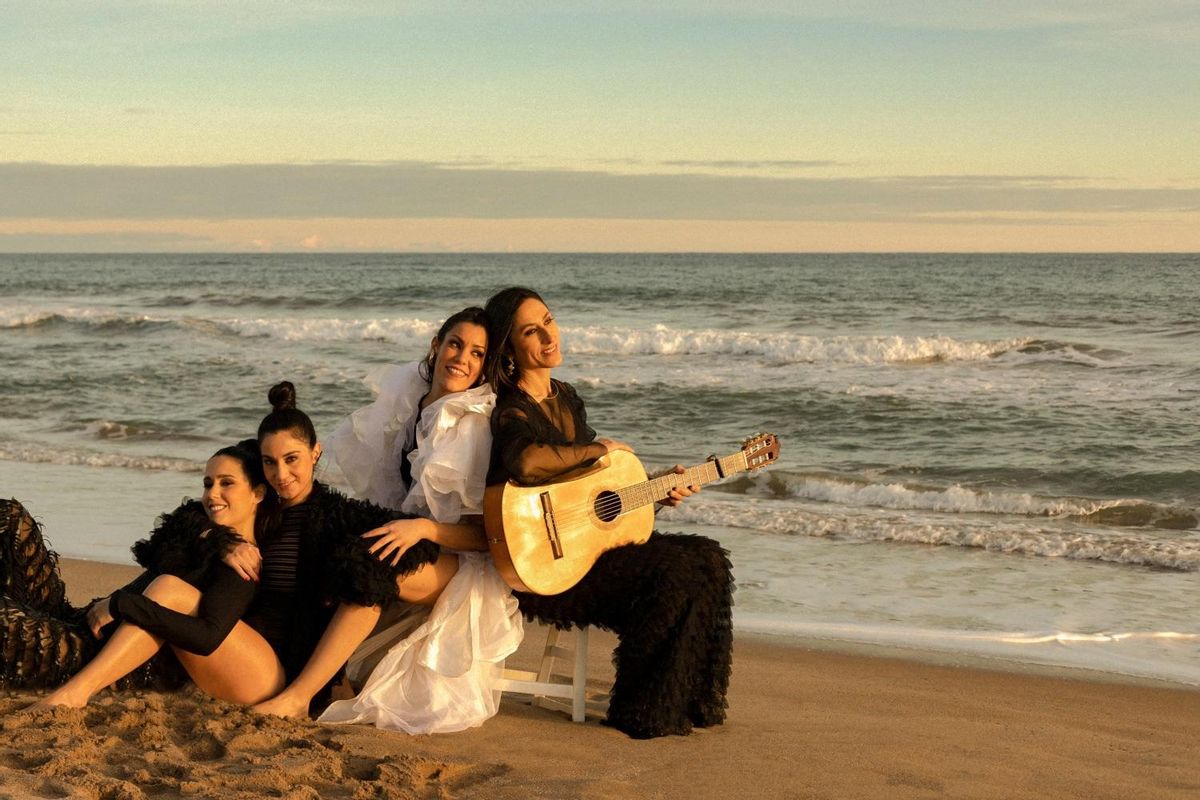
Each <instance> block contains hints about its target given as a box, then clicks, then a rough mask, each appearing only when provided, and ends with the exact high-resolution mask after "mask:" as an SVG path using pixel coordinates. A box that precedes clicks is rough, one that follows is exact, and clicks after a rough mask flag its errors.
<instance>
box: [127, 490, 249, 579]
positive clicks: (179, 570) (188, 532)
mask: <svg viewBox="0 0 1200 800" xmlns="http://www.w3.org/2000/svg"><path fill="white" fill-rule="evenodd" d="M239 542H241V537H239V536H238V535H237V534H236V533H234V532H233V531H232V530H231V529H229V528H227V527H225V526H224V525H217V524H216V523H214V522H213V521H212V520H210V519H209V518H208V515H207V514H206V513H204V506H203V505H202V504H201V503H200V502H199V501H198V500H186V501H184V502H183V504H182V505H180V506H179V507H178V508H176V509H175V510H174V511H169V512H167V513H165V514H163V515H162V516H160V517H159V518H158V524H157V525H156V526H155V528H154V530H153V531H151V532H150V536H149V537H148V538H146V539H142V540H140V541H138V542H136V543H135V544H134V545H133V548H132V549H133V557H134V560H135V561H137V563H138V564H140V565H141V566H143V567H145V568H146V569H149V570H153V571H155V572H164V573H171V574H175V575H178V574H184V573H187V574H192V573H195V572H196V571H203V570H204V569H206V568H207V567H208V566H209V565H210V564H211V563H213V561H214V560H217V561H219V560H220V558H221V557H222V556H223V555H224V554H225V551H226V550H227V549H228V548H230V547H232V546H234V545H235V544H237V543H239Z"/></svg>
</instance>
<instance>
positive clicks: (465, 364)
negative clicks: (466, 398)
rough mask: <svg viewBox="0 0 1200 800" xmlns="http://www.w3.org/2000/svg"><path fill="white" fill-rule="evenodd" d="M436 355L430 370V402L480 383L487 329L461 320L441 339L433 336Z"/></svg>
mask: <svg viewBox="0 0 1200 800" xmlns="http://www.w3.org/2000/svg"><path fill="white" fill-rule="evenodd" d="M433 350H434V353H435V358H434V362H433V369H432V370H430V382H431V387H430V390H429V399H430V402H432V401H434V400H436V399H438V398H439V397H442V396H443V395H447V394H452V393H454V392H462V391H466V390H467V389H470V388H471V387H472V386H475V385H476V384H477V383H479V381H480V379H481V378H482V377H483V362H484V359H485V357H486V356H487V331H486V330H485V329H484V328H483V326H482V325H476V324H474V323H473V322H460V323H458V324H457V325H455V326H454V327H453V328H451V329H450V330H449V331H448V332H447V333H446V335H445V336H443V337H442V338H441V339H440V340H439V339H437V338H435V339H434V340H433Z"/></svg>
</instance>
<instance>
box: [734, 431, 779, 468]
mask: <svg viewBox="0 0 1200 800" xmlns="http://www.w3.org/2000/svg"><path fill="white" fill-rule="evenodd" d="M742 453H744V454H745V456H746V469H762V468H763V467H765V466H768V465H770V464H774V463H775V462H776V461H778V460H779V437H778V436H776V435H775V434H773V433H759V434H755V435H754V436H751V437H750V438H749V439H747V440H746V441H744V442H742Z"/></svg>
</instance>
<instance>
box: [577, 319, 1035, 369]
mask: <svg viewBox="0 0 1200 800" xmlns="http://www.w3.org/2000/svg"><path fill="white" fill-rule="evenodd" d="M564 335H565V338H566V346H567V349H568V350H570V351H571V352H575V353H587V354H625V355H629V354H645V355H753V356H761V357H763V358H767V359H770V360H772V361H776V362H782V363H825V362H829V363H845V364H929V363H937V362H943V361H984V360H987V359H992V358H996V357H997V356H1000V355H1001V354H1003V353H1007V352H1010V351H1013V350H1018V349H1019V348H1021V347H1024V346H1026V345H1028V344H1030V343H1031V342H1033V341H1034V340H1033V339H1029V338H1015V339H1004V340H996V341H963V340H959V339H953V338H950V337H948V336H828V337H821V336H809V335H805V334H796V333H762V332H757V331H738V330H732V331H729V330H679V329H674V328H669V327H667V326H665V325H655V326H654V327H653V328H649V329H638V328H601V327H588V328H568V329H565V330H564Z"/></svg>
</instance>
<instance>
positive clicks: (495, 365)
mask: <svg viewBox="0 0 1200 800" xmlns="http://www.w3.org/2000/svg"><path fill="white" fill-rule="evenodd" d="M526 300H537V301H539V302H541V303H542V304H545V302H546V301H545V300H542V296H541V295H540V294H538V293H537V292H535V291H534V290H533V289H526V288H524V287H523V286H510V287H508V288H507V289H501V290H500V291H498V292H496V293H495V294H494V295H492V296H491V297H489V298H488V301H487V304H486V305H485V306H484V307H483V310H484V313H485V314H487V319H488V357H487V366H486V367H485V368H484V371H485V373H486V374H487V379H488V381H490V382H491V384H492V388H493V389H495V390H496V393H497V394H507V393H509V392H514V391H516V390H517V382H518V381H519V380H521V372H520V370H518V369H517V364H516V362H515V361H513V357H512V342H511V341H509V336H510V335H511V334H512V329H513V323H514V322H516V318H517V309H518V308H520V307H521V304H522V303H524V302H525V301H526Z"/></svg>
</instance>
